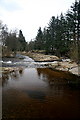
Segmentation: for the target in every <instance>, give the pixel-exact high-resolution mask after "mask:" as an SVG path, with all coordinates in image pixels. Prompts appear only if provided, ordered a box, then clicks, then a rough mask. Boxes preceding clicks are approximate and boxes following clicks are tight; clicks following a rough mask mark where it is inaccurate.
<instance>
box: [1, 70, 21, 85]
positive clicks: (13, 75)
mask: <svg viewBox="0 0 80 120" xmlns="http://www.w3.org/2000/svg"><path fill="white" fill-rule="evenodd" d="M22 74H23V69H19V70H12V71H10V72H9V71H6V72H4V73H2V86H5V85H7V84H8V80H9V79H11V80H18V79H19V77H20V76H22Z"/></svg>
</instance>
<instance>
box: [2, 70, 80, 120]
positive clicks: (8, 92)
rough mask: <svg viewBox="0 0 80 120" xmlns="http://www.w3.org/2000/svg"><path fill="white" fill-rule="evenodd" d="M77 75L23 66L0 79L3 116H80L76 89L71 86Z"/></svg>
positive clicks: (23, 117)
mask: <svg viewBox="0 0 80 120" xmlns="http://www.w3.org/2000/svg"><path fill="white" fill-rule="evenodd" d="M75 79H77V77H76V76H75V75H71V74H68V73H66V72H65V73H64V72H57V71H53V70H51V69H49V68H24V69H23V71H22V72H18V71H17V72H16V73H11V74H9V75H8V78H6V79H5V80H4V82H3V88H2V116H3V119H5V120H6V119H10V120H12V119H14V120H15V119H16V118H18V119H25V120H27V119H29V118H31V119H32V118H35V119H38V118H40V119H42V118H46V119H47V118H48V119H50V118H51V119H54V120H55V119H58V120H60V119H63V120H65V119H67V120H68V119H71V120H72V119H80V89H77V88H76V87H74V86H71V85H70V84H69V83H70V81H71V80H75Z"/></svg>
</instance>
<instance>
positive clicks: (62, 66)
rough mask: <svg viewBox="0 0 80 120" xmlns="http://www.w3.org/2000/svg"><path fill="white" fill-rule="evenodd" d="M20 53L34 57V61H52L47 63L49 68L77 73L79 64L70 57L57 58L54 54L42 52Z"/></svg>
mask: <svg viewBox="0 0 80 120" xmlns="http://www.w3.org/2000/svg"><path fill="white" fill-rule="evenodd" d="M22 54H24V55H27V56H29V57H31V58H32V59H34V61H36V62H53V63H49V64H47V66H48V67H49V68H52V69H56V70H60V71H68V72H70V73H72V74H75V75H79V66H78V64H77V63H76V62H74V61H73V60H71V59H66V58H59V57H57V56H54V55H45V54H42V53H35V52H27V53H26V52H23V53H22Z"/></svg>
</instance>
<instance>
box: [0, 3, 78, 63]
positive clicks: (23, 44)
mask: <svg viewBox="0 0 80 120" xmlns="http://www.w3.org/2000/svg"><path fill="white" fill-rule="evenodd" d="M0 41H1V42H0V45H2V52H3V53H4V52H5V49H6V50H7V51H12V52H14V53H16V52H17V51H27V52H28V51H35V50H36V51H39V50H42V51H44V53H45V54H51V55H56V56H59V57H69V58H71V59H74V60H75V61H77V62H79V61H80V1H79V2H75V3H74V4H72V6H71V7H70V9H69V10H68V11H67V12H66V13H65V14H64V15H63V13H61V15H60V16H57V17H55V16H52V17H51V19H50V21H49V23H48V25H47V27H44V29H43V30H42V28H41V27H39V28H38V32H37V34H36V36H35V39H34V40H33V39H32V40H30V42H29V43H28V42H27V40H25V37H24V35H23V32H22V30H19V32H18V31H17V30H14V31H10V32H9V31H8V27H7V25H3V23H2V21H1V20H0Z"/></svg>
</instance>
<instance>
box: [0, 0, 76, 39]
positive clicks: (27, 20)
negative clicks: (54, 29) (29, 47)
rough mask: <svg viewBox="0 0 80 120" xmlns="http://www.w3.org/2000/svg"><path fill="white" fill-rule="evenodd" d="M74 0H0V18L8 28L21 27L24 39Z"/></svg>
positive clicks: (65, 9)
mask: <svg viewBox="0 0 80 120" xmlns="http://www.w3.org/2000/svg"><path fill="white" fill-rule="evenodd" d="M74 1H75V0H0V20H2V21H3V23H4V24H7V26H8V28H9V29H12V30H13V29H15V28H17V29H21V30H22V32H23V35H24V36H25V38H26V41H30V40H31V39H33V38H35V36H36V34H37V31H38V28H39V27H41V28H44V27H45V26H47V24H48V23H49V21H50V19H51V17H52V16H57V15H60V14H61V12H63V13H66V11H67V10H68V9H69V8H70V6H71V5H72V3H74Z"/></svg>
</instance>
